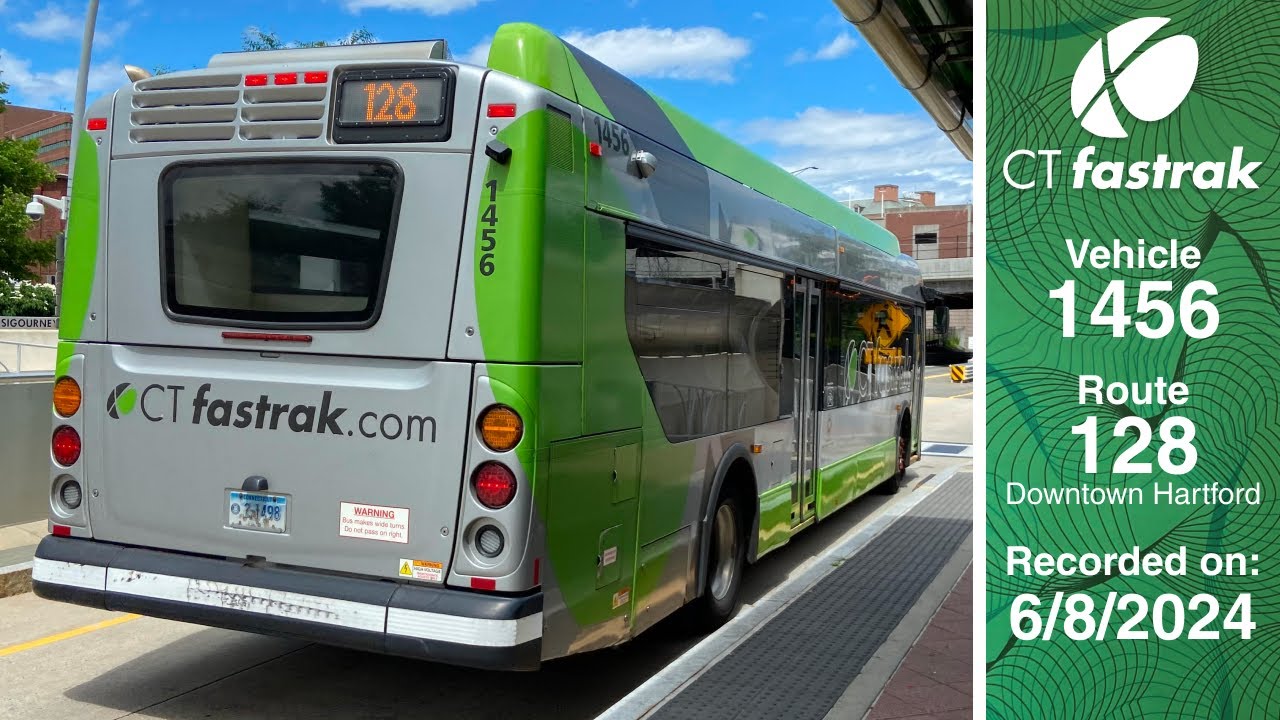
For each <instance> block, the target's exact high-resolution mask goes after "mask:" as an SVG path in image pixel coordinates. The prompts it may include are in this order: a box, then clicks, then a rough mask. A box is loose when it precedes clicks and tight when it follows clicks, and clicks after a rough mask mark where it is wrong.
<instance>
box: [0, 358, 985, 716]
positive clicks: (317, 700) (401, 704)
mask: <svg viewBox="0 0 1280 720" xmlns="http://www.w3.org/2000/svg"><path fill="white" fill-rule="evenodd" d="M937 372H938V371H936V370H934V371H932V372H931V373H929V374H930V375H936V374H937ZM926 385H927V388H926V401H925V402H926V415H925V421H926V426H925V440H927V441H948V442H967V440H965V439H964V438H963V437H961V436H963V435H964V434H965V432H966V431H967V432H969V433H970V434H971V427H972V426H971V418H970V417H969V415H970V412H971V408H972V402H971V401H970V399H971V398H972V389H973V386H972V385H971V384H969V385H952V384H951V383H950V381H949V380H947V381H946V382H945V384H944V383H941V382H940V379H939V378H937V377H932V378H930V379H928V380H926ZM956 462H957V459H956V458H940V457H926V458H924V460H923V461H922V462H921V463H919V464H918V465H916V466H913V467H912V469H911V471H910V477H909V480H910V481H911V484H915V483H918V482H920V481H922V480H926V479H927V478H928V477H930V476H931V475H932V474H934V473H937V472H939V471H941V470H942V469H943V468H945V467H947V466H948V465H953V464H955V463H956ZM908 496H909V492H902V493H899V494H898V495H896V496H892V497H884V496H876V495H872V496H867V497H865V498H862V499H860V500H858V501H856V502H855V503H853V504H852V505H851V506H850V507H848V508H846V509H845V510H843V511H841V512H840V513H838V514H837V515H836V516H834V517H832V518H830V519H829V520H828V521H826V522H824V523H822V524H821V525H818V526H815V527H813V528H811V529H809V530H808V531H806V532H804V533H802V534H801V535H800V536H799V537H797V538H796V539H795V540H793V541H792V542H791V544H790V545H789V546H787V547H785V548H783V549H781V550H779V551H778V552H775V553H773V554H772V555H770V556H768V557H766V558H764V559H763V560H762V561H761V562H760V563H759V564H757V565H756V566H754V567H752V568H751V569H750V571H749V572H748V574H747V576H746V577H745V579H744V597H745V600H746V602H747V603H748V604H750V603H753V602H756V601H757V600H759V599H760V597H761V596H763V595H764V594H765V593H766V592H768V590H769V589H770V588H772V587H774V586H775V585H777V584H778V583H779V582H780V581H782V580H783V579H785V578H786V577H788V576H789V575H791V574H793V573H796V572H798V571H799V570H801V569H803V568H804V567H805V566H806V563H807V562H808V561H810V559H811V558H813V557H814V556H815V555H817V554H819V553H821V551H822V550H824V549H825V548H827V547H829V546H831V545H834V544H837V543H838V542H840V541H841V539H842V538H844V537H846V536H847V535H848V534H850V533H853V532H856V531H857V530H858V528H860V527H861V526H863V525H864V524H865V523H866V522H868V519H869V518H870V517H872V516H873V515H875V514H877V512H878V511H881V510H883V509H884V508H886V507H887V506H888V505H889V504H891V503H895V502H901V501H902V500H904V499H905V498H906V497H908ZM698 639H699V638H698V637H697V636H693V635H690V634H689V633H688V632H687V631H686V630H685V629H684V627H683V625H682V623H681V622H680V619H679V618H678V617H677V618H673V619H672V620H668V621H665V622H663V623H660V624H659V625H658V626H656V627H654V628H653V629H651V630H650V631H648V632H647V633H645V634H644V635H642V636H641V637H640V638H638V639H636V640H635V641H633V642H631V643H629V644H627V645H625V646H623V647H621V648H617V649H614V650H605V651H600V652H595V653H590V654H587V655H580V656H576V657H571V658H567V659H564V660H559V661H555V662H551V663H548V664H546V665H545V666H544V667H543V669H542V670H541V671H540V672H537V673H524V674H515V673H492V672H482V671H476V670H467V669H460V668H452V667H447V666H441V665H434V664H430V663H425V662H418V661H411V660H404V659H400V658H391V657H384V656H379V655H372V654H367V653H361V652H355V651H350V650H342V649H336V648H331V647H325V646H320V645H315V644H309V643H304V642H299V641H293V640H284V639H278V638H270V637H263V636H257V635H251V634H245V633H239V632H233V631H229V630H220V629H211V628H205V627H201V626H197V625H188V624H185V623H178V622H172V621H167V620H157V619H154V618H146V617H137V616H132V615H123V614H120V613H109V612H104V611H98V610H91V609H88V608H80V607H75V606H70V605H63V604H59V603H52V602H47V601H44V600H40V599H39V598H36V597H35V596H34V595H31V594H26V595H19V596H16V597H11V598H7V599H3V600H0V717H3V718H6V719H10V720H18V719H21V718H38V719H39V720H48V719H49V718H85V719H90V720H91V719H96V718H120V717H126V716H135V717H147V718H165V719H170V720H188V719H190V720H195V719H197V718H200V719H204V718H223V717H234V718H246V719H251V718H273V719H274V718H398V717H420V716H421V717H434V718H452V717H465V718H467V719H468V720H481V719H483V718H501V719H502V720H509V719H510V718H544V717H545V718H557V719H563V718H589V717H594V716H595V715H596V714H597V713H599V712H600V711H601V710H603V709H605V708H606V707H608V706H610V705H612V704H613V703H614V702H615V701H616V700H618V699H619V698H621V697H623V696H625V695H626V694H627V693H628V692H630V691H631V690H632V689H634V688H635V687H636V686H638V685H639V684H640V683H642V682H643V681H644V680H646V679H647V678H648V677H650V676H651V675H652V674H653V673H655V672H657V671H658V670H660V669H661V668H662V667H664V666H665V665H666V664H667V663H669V662H670V661H671V660H673V659H674V658H676V657H678V656H679V655H680V654H681V653H682V652H683V651H684V650H686V649H687V648H688V647H690V646H691V645H693V644H694V643H695V642H697V640H698Z"/></svg>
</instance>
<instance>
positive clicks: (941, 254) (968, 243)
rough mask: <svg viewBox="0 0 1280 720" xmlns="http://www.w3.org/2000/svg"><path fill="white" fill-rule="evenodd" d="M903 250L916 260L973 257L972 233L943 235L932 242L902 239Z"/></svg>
mask: <svg viewBox="0 0 1280 720" xmlns="http://www.w3.org/2000/svg"><path fill="white" fill-rule="evenodd" d="M902 249H903V252H905V253H907V254H909V255H910V256H911V257H913V258H915V259H917V260H950V259H953V258H966V257H973V236H972V235H943V236H941V237H939V238H938V239H937V240H935V241H934V242H926V243H918V242H915V241H913V240H912V239H910V238H903V240H902Z"/></svg>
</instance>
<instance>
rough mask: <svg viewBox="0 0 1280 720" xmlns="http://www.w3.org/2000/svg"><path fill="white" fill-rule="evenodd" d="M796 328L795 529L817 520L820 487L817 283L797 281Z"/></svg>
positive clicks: (819, 288) (819, 295)
mask: <svg viewBox="0 0 1280 720" xmlns="http://www.w3.org/2000/svg"><path fill="white" fill-rule="evenodd" d="M794 287H795V290H794V292H795V297H794V298H793V300H794V303H793V307H794V308H795V318H794V322H795V327H796V328H797V330H798V331H799V338H800V342H798V343H797V351H798V354H799V358H798V364H799V369H798V371H797V373H796V377H797V382H796V388H795V392H796V398H795V405H793V407H794V408H795V415H794V417H795V423H796V427H795V433H796V455H797V462H796V463H794V465H795V467H796V481H795V483H794V484H793V485H792V491H791V502H792V505H791V518H792V526H793V527H794V526H797V525H801V524H803V523H805V522H807V521H809V520H811V519H812V518H813V515H814V507H815V497H814V492H815V489H816V488H817V485H818V476H817V474H818V393H819V392H820V391H821V382H822V372H821V368H819V367H818V363H819V350H820V347H821V346H820V345H819V343H818V333H819V332H820V329H821V328H822V286H821V284H820V283H819V282H818V281H817V280H813V279H810V278H804V277H796V281H795V286H794Z"/></svg>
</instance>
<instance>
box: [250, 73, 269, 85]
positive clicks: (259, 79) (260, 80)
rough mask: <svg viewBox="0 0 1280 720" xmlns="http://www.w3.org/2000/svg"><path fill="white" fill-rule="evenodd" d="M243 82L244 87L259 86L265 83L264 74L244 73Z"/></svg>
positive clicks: (265, 77)
mask: <svg viewBox="0 0 1280 720" xmlns="http://www.w3.org/2000/svg"><path fill="white" fill-rule="evenodd" d="M244 84H245V86H246V87H260V86H262V85H266V84H267V76H266V75H245V76H244Z"/></svg>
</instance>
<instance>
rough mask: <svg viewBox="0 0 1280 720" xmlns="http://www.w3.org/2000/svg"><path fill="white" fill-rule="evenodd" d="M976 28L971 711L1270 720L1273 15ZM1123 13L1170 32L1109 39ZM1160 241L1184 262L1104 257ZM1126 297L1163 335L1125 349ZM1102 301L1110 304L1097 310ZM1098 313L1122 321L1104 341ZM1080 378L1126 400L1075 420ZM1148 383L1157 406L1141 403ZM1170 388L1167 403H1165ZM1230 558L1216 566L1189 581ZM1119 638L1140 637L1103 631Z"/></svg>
mask: <svg viewBox="0 0 1280 720" xmlns="http://www.w3.org/2000/svg"><path fill="white" fill-rule="evenodd" d="M987 8H988V14H987V21H988V28H987V43H988V46H987V57H988V64H987V65H988V66H987V77H986V87H987V128H988V130H987V158H986V160H987V178H988V179H987V192H988V211H987V213H988V236H987V260H988V263H987V269H986V273H987V288H988V291H987V292H988V301H987V306H986V307H987V314H986V317H987V348H988V364H987V368H986V373H987V376H986V380H987V398H988V399H987V427H986V433H987V448H988V451H987V453H988V455H987V456H988V461H987V462H988V465H987V467H988V476H987V505H986V507H987V516H988V534H987V615H986V618H985V621H986V644H985V650H986V663H987V665H986V671H987V696H988V697H987V708H988V713H989V717H992V718H1113V717H1120V718H1139V717H1142V718H1245V717H1250V718H1253V717H1256V718H1275V717H1280V693H1277V691H1276V690H1275V686H1276V684H1277V680H1280V625H1277V622H1278V621H1280V565H1277V562H1278V561H1280V506H1278V505H1277V497H1278V494H1280V474H1278V473H1277V472H1276V470H1275V468H1276V465H1277V460H1276V458H1277V457H1280V430H1278V428H1280V342H1278V341H1277V338H1278V337H1280V212H1278V211H1280V198H1278V197H1277V193H1278V192H1280V176H1277V170H1278V169H1280V153H1277V146H1278V145H1280V131H1278V130H1277V122H1278V120H1280V3H1276V2H1250V1H1245V0H1235V1H1217V2H1206V1H1201V0H1163V1H1158V0H1146V1H1144V2H1134V1H1128V2H1119V1H1115V0H1066V1H1064V2H1044V1H1043V0H1025V1H1019V0H992V2H989V3H988V5H987ZM1142 18H1163V19H1167V22H1161V21H1159V20H1154V21H1149V22H1145V23H1143V24H1139V25H1128V24H1129V23H1131V22H1132V21H1135V20H1139V19H1142ZM1118 28H1120V29H1119V30H1117V29H1118ZM1182 38H1188V39H1182ZM1184 93H1185V97H1183V95H1184ZM1073 96H1074V97H1073ZM1089 147H1092V148H1093V150H1092V151H1087V150H1086V148H1089ZM1020 151H1021V153H1020V154H1015V153H1019V152H1020ZM1055 153H1059V154H1055ZM1082 153H1084V155H1082ZM1084 161H1087V164H1086V162H1084ZM1050 162H1051V163H1052V165H1051V166H1050ZM1107 163H1115V164H1111V165H1108V164H1107ZM1120 163H1123V166H1122V165H1120ZM1140 163H1146V165H1141V164H1140ZM1177 163H1189V164H1190V165H1188V166H1186V167H1185V168H1183V169H1182V170H1179V167H1178V166H1177ZM1251 163H1259V164H1258V165H1257V166H1253V167H1252V169H1250V164H1251ZM1166 165H1167V167H1166ZM1162 168H1163V169H1162ZM1233 168H1234V169H1233ZM1144 175H1145V177H1143V176H1144ZM1175 179H1176V180H1177V184H1176V185H1175ZM1077 180H1078V181H1079V183H1078V184H1079V187H1076V185H1077ZM1050 181H1052V186H1050ZM1248 181H1251V183H1252V184H1256V186H1257V187H1256V189H1251V188H1249V187H1248V185H1249V184H1250V182H1248ZM1015 184H1020V185H1024V186H1026V187H1024V188H1018V187H1015ZM1233 184H1234V185H1235V187H1231V185H1233ZM1198 185H1199V186H1198ZM1214 185H1217V186H1220V187H1209V186H1214ZM1085 239H1088V240H1089V248H1090V249H1089V250H1088V251H1086V252H1084V253H1083V256H1081V251H1080V248H1081V246H1082V244H1083V242H1084V240H1085ZM1175 240H1176V242H1177V247H1178V248H1179V250H1178V252H1177V253H1176V254H1178V255H1179V256H1180V258H1179V259H1180V260H1181V259H1183V258H1185V257H1187V256H1185V255H1182V253H1183V252H1185V251H1184V250H1183V249H1184V248H1194V251H1193V253H1192V254H1194V253H1198V254H1199V258H1200V259H1199V264H1198V265H1197V266H1195V267H1188V266H1186V264H1184V263H1182V262H1179V263H1178V266H1177V267H1167V266H1166V267H1159V268H1153V267H1151V266H1150V263H1145V265H1146V266H1145V267H1131V266H1130V263H1128V262H1126V261H1124V260H1125V259H1126V258H1127V255H1125V251H1121V253H1120V254H1121V255H1125V257H1124V258H1122V261H1121V262H1120V263H1119V266H1118V267H1117V266H1116V265H1115V263H1110V262H1105V261H1104V259H1110V258H1109V256H1111V255H1114V254H1116V253H1115V252H1114V247H1115V246H1116V244H1117V243H1118V244H1119V245H1120V246H1121V247H1123V248H1133V249H1134V250H1135V252H1134V253H1133V255H1134V257H1135V262H1134V263H1133V264H1134V265H1137V264H1138V263H1137V261H1136V258H1138V257H1143V258H1145V259H1150V257H1148V256H1146V255H1145V254H1144V253H1143V252H1141V250H1142V249H1145V248H1151V247H1153V246H1159V247H1165V248H1169V247H1171V246H1172V241H1175ZM1140 241H1141V242H1140ZM1098 245H1101V246H1102V247H1103V248H1104V250H1102V251H1095V250H1092V248H1093V247H1095V246H1098ZM1072 248H1074V251H1075V253H1076V255H1077V256H1078V257H1077V262H1078V265H1079V266H1077V262H1073V258H1072ZM1095 252H1096V253H1097V255H1096V256H1095V255H1093V254H1092V253H1095ZM1095 257H1096V258H1097V259H1098V261H1099V264H1103V265H1105V267H1095V266H1094V264H1093V262H1092V260H1093V259H1094V258H1095ZM1166 258H1167V256H1165V255H1161V256H1160V257H1159V258H1158V259H1160V260H1165V259H1166ZM1190 264H1194V263H1190ZM1068 281H1072V282H1073V283H1074V286H1067V285H1066V283H1068ZM1117 281H1119V282H1121V283H1123V293H1117V292H1116V289H1115V288H1116V285H1115V283H1116V282H1117ZM1142 281H1158V282H1161V283H1167V285H1149V286H1148V287H1147V291H1148V298H1147V300H1148V301H1151V300H1160V301H1162V302H1163V303H1167V304H1168V305H1167V308H1168V313H1169V318H1167V319H1168V320H1170V321H1171V326H1170V329H1169V330H1167V331H1161V332H1152V333H1151V334H1155V335H1159V337H1144V336H1143V335H1142V334H1141V333H1140V332H1139V330H1138V327H1139V324H1140V323H1146V327H1151V328H1158V327H1159V326H1162V325H1163V324H1164V322H1165V320H1166V318H1165V317H1164V311H1163V310H1161V309H1160V308H1159V307H1158V304H1155V303H1152V304H1150V305H1149V306H1148V307H1145V308H1143V309H1142V310H1141V311H1140V310H1139V308H1138V302H1139V298H1140V294H1141V292H1142V286H1141V285H1140V283H1141V282H1142ZM1204 282H1208V283H1212V285H1213V286H1214V288H1216V295H1215V294H1212V293H1210V292H1208V291H1205V290H1204V288H1205V286H1204V285H1197V284H1196V283H1204ZM1064 287H1066V290H1063V291H1060V290H1059V289H1060V288H1064ZM1109 287H1110V288H1112V292H1113V293H1116V295H1112V296H1111V297H1113V298H1116V296H1117V295H1122V297H1123V302H1120V301H1119V300H1118V299H1117V300H1116V302H1112V301H1110V300H1109V301H1108V302H1106V303H1103V304H1102V305H1101V307H1100V308H1099V309H1098V310H1097V311H1096V312H1095V308H1097V307H1098V306H1099V301H1100V300H1101V299H1103V298H1104V296H1107V294H1108V288H1109ZM1054 291H1058V294H1059V295H1060V296H1061V297H1051V296H1050V293H1051V292H1054ZM1068 295H1069V296H1070V297H1071V298H1072V301H1071V302H1073V304H1074V313H1072V318H1071V320H1072V321H1073V324H1074V332H1075V336H1074V337H1064V326H1065V325H1066V324H1067V321H1066V320H1064V317H1063V316H1064V306H1065V305H1066V303H1067V300H1066V299H1065V298H1066V297H1067V296H1068ZM1192 302H1196V303H1200V304H1196V305H1191V303H1192ZM1206 305H1211V306H1212V307H1213V308H1214V309H1216V313H1217V315H1218V325H1217V327H1216V329H1212V331H1211V332H1210V331H1207V330H1208V329H1209V326H1210V325H1211V323H1210V319H1209V318H1210V314H1211V312H1206V311H1205V310H1204V308H1205V306H1206ZM1116 315H1128V316H1129V317H1128V319H1127V320H1124V319H1123V318H1121V319H1119V320H1116V322H1117V323H1119V327H1118V328H1113V326H1112V325H1111V324H1107V323H1108V322H1110V321H1111V320H1112V319H1114V318H1112V316H1116ZM1187 325H1189V326H1190V328H1191V329H1190V330H1187V329H1186V326H1187ZM1117 331H1118V332H1120V334H1121V336H1120V337H1116V336H1114V333H1115V332H1117ZM1082 375H1092V376H1098V377H1099V378H1100V379H1101V382H1102V383H1125V384H1127V385H1128V389H1127V390H1126V394H1127V395H1128V397H1123V398H1121V397H1120V395H1119V391H1117V395H1115V396H1114V397H1113V398H1112V399H1111V400H1108V396H1107V395H1105V394H1104V395H1103V396H1102V401H1101V402H1100V403H1099V402H1094V401H1092V400H1091V398H1090V397H1088V396H1086V397H1085V398H1084V401H1083V402H1082V397H1081V390H1080V385H1081V376H1082ZM1161 380H1162V381H1163V383H1164V385H1165V386H1166V392H1164V393H1163V395H1164V397H1163V398H1161V399H1162V400H1163V402H1154V401H1152V402H1142V401H1143V400H1146V399H1147V397H1146V396H1147V393H1148V392H1150V393H1151V397H1152V399H1153V400H1154V398H1155V397H1156V395H1157V389H1155V388H1148V386H1147V384H1148V383H1157V382H1158V381H1161ZM1175 382H1179V383H1185V385H1186V387H1187V392H1186V394H1185V398H1183V400H1184V402H1181V403H1179V402H1175V401H1174V399H1173V398H1171V397H1170V396H1169V393H1168V392H1167V386H1168V385H1170V384H1172V383H1175ZM1135 383H1136V384H1137V386H1138V387H1137V388H1134V386H1133V384H1135ZM1090 418H1093V420H1090ZM1091 422H1092V423H1096V425H1095V426H1093V429H1092V430H1091V429H1090V426H1089V425H1088V424H1089V423H1091ZM1187 424H1190V425H1191V426H1193V427H1194V436H1193V437H1192V438H1190V439H1188V438H1187V437H1186V433H1185V431H1184V430H1183V428H1185V427H1186V425H1187ZM1139 425H1141V426H1143V427H1146V428H1149V429H1150V431H1151V438H1150V441H1149V443H1147V444H1146V445H1145V446H1143V443H1142V442H1141V440H1140V433H1141V432H1142V430H1141V429H1140V428H1139V427H1138V426H1139ZM1118 426H1119V427H1120V428H1121V429H1120V431H1119V432H1120V435H1119V436H1117V435H1115V434H1114V432H1115V430H1116V428H1117V427H1118ZM1073 427H1074V428H1077V431H1075V432H1073ZM1162 430H1167V431H1168V436H1167V437H1166V436H1164V435H1162ZM1090 437H1092V438H1093V439H1094V441H1096V453H1095V455H1096V470H1095V471H1094V472H1089V471H1088V468H1087V462H1086V460H1087V457H1088V455H1089V453H1088V452H1087V445H1088V443H1089V438H1090ZM1188 445H1189V446H1191V447H1193V448H1194V453H1192V452H1188V451H1187V450H1185V449H1184V448H1185V447H1186V446H1188ZM1134 448H1138V449H1136V450H1135V449H1134ZM1193 454H1194V457H1193ZM1123 461H1128V462H1130V463H1134V464H1136V465H1137V466H1138V467H1141V465H1142V464H1144V463H1149V464H1150V471H1149V472H1140V471H1136V470H1134V469H1133V467H1132V466H1130V467H1129V468H1125V467H1123V466H1122V467H1117V463H1118V462H1123ZM1188 468H1189V470H1188ZM1215 483H1216V487H1217V488H1218V489H1223V488H1225V489H1227V490H1228V492H1226V493H1216V492H1210V493H1207V494H1209V495H1210V497H1211V499H1210V500H1209V501H1207V502H1206V501H1204V498H1203V497H1202V496H1201V497H1200V500H1199V501H1193V502H1186V503H1178V502H1172V500H1173V497H1174V496H1172V495H1165V493H1166V492H1168V493H1172V492H1176V491H1179V490H1187V491H1191V490H1196V489H1203V488H1205V487H1206V486H1208V487H1209V488H1213V487H1214V485H1215ZM1250 489H1253V490H1252V491H1251V492H1241V493H1236V492H1234V491H1235V490H1241V491H1243V490H1250ZM1223 497H1227V498H1229V500H1228V501H1225V502H1222V501H1220V500H1222V498H1223ZM1055 498H1056V499H1055ZM1011 547H1013V548H1017V547H1025V548H1027V549H1028V551H1029V552H1030V553H1047V554H1049V555H1051V556H1052V557H1054V558H1057V557H1058V556H1060V555H1063V554H1068V555H1069V556H1070V557H1075V558H1079V556H1081V555H1082V554H1087V553H1094V554H1097V555H1098V556H1099V557H1105V555H1106V554H1107V553H1113V554H1122V553H1132V552H1133V551H1134V549H1135V548H1137V550H1138V552H1139V553H1140V554H1142V555H1156V556H1159V557H1160V558H1161V561H1162V562H1167V560H1168V559H1169V558H1170V556H1172V559H1173V561H1174V569H1175V571H1176V570H1177V568H1178V564H1179V563H1180V562H1182V561H1183V560H1185V572H1184V573H1181V574H1177V573H1176V572H1175V574H1169V573H1164V572H1161V573H1160V574H1155V573H1153V572H1150V571H1147V572H1138V573H1135V574H1127V573H1125V572H1121V567H1120V566H1119V564H1117V565H1115V566H1113V567H1112V568H1111V571H1110V572H1106V571H1101V572H1097V573H1092V572H1091V573H1089V574H1083V573H1081V572H1075V573H1073V574H1068V573H1066V572H1064V571H1063V570H1062V569H1061V568H1059V567H1050V569H1049V570H1048V571H1047V572H1023V571H1020V570H1018V569H1017V568H1011V565H1012V563H1010V562H1009V560H1008V558H1009V555H1010V548H1011ZM1228 553H1239V554H1240V561H1241V562H1240V565H1239V566H1238V567H1237V568H1236V569H1235V572H1233V573H1232V574H1227V573H1225V572H1223V573H1213V572H1206V571H1205V569H1204V567H1203V566H1202V562H1203V561H1205V560H1206V558H1207V559H1208V561H1209V562H1210V565H1212V561H1213V559H1214V558H1215V557H1217V556H1219V555H1225V554H1228ZM1050 565H1052V563H1050ZM1011 570H1013V572H1011ZM1059 593H1061V596H1059ZM1019 596H1034V598H1035V599H1036V600H1037V601H1038V605H1028V604H1027V603H1026V602H1025V599H1024V601H1023V604H1022V605H1018V602H1017V601H1018V599H1019ZM1059 597H1060V598H1061V603H1060V604H1058V603H1055V598H1059ZM1242 602H1245V603H1246V604H1247V606H1248V607H1249V609H1250V613H1249V615H1248V616H1247V617H1246V616H1245V614H1244V613H1243V612H1242V611H1241V605H1240V603H1242ZM1072 603H1076V604H1074V605H1073V604H1072ZM1055 606H1056V607H1057V610H1056V611H1053V610H1051V608H1054V607H1055ZM1028 608H1030V609H1031V610H1034V612H1031V613H1027V614H1019V616H1018V621H1017V622H1016V623H1015V622H1014V620H1013V615H1014V612H1015V610H1018V609H1021V610H1027V609H1028ZM1107 608H1111V609H1110V610H1107ZM1210 615H1212V618H1211V619H1210V620H1208V621H1206V622H1205V623H1204V624H1203V625H1202V626H1201V627H1200V632H1195V630H1196V624H1197V623H1198V622H1200V621H1201V620H1203V619H1204V618H1206V617H1208V616H1210ZM1032 616H1034V618H1033V617H1032ZM1178 617H1181V620H1180V621H1177V619H1178ZM1125 623H1132V624H1131V626H1130V628H1129V629H1130V630H1132V631H1134V632H1136V633H1142V632H1145V637H1134V638H1131V639H1121V638H1120V637H1118V636H1119V634H1120V631H1121V630H1122V626H1123V625H1125ZM1250 623H1256V628H1252V629H1251V630H1245V629H1242V628H1241V625H1242V624H1243V625H1247V624H1250ZM1015 625H1016V626H1017V629H1016V630H1015ZM1037 628H1038V630H1039V631H1038V632H1032V630H1033V629H1037ZM1085 630H1090V632H1087V633H1086V632H1085ZM1020 635H1021V637H1019V636H1020ZM1197 635H1201V636H1202V637H1195V636H1197ZM1246 635H1248V637H1247V638H1246V637H1245V636H1246Z"/></svg>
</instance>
